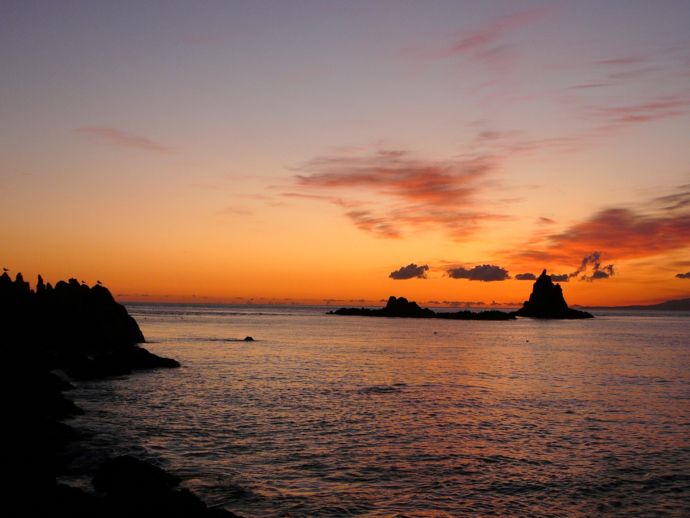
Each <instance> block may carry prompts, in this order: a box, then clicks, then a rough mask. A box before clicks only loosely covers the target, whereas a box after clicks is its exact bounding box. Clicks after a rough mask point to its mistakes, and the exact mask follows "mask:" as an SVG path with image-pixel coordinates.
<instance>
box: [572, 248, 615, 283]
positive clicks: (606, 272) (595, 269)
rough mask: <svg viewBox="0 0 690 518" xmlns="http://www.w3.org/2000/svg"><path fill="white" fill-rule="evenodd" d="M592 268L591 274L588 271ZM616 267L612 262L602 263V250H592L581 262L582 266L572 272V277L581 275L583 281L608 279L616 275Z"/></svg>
mask: <svg viewBox="0 0 690 518" xmlns="http://www.w3.org/2000/svg"><path fill="white" fill-rule="evenodd" d="M588 270H590V272H591V273H590V274H589V275H588V274H587V271H588ZM614 273H615V271H614V267H613V265H612V264H607V265H606V266H602V265H601V252H592V253H591V254H589V255H586V256H585V257H584V258H583V259H582V261H581V262H580V267H579V268H578V269H577V270H575V271H574V272H573V273H571V274H570V277H577V276H578V275H580V280H581V281H594V280H597V279H608V278H609V277H612V276H613V275H614Z"/></svg>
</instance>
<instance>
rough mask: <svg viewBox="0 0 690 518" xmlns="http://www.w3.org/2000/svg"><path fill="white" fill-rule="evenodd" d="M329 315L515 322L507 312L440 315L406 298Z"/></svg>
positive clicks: (396, 298)
mask: <svg viewBox="0 0 690 518" xmlns="http://www.w3.org/2000/svg"><path fill="white" fill-rule="evenodd" d="M327 314H329V315H354V316H364V317H393V318H442V319H446V320H513V319H514V318H515V315H513V314H512V313H506V312H505V311H495V310H492V311H479V312H476V313H475V312H473V311H457V312H454V313H440V312H435V311H432V310H430V309H429V308H421V307H419V305H418V304H417V303H416V302H413V301H408V300H407V299H406V298H405V297H393V296H391V297H389V298H388V302H387V303H386V306H385V307H383V308H381V309H371V308H340V309H336V310H335V311H329V312H328V313H327Z"/></svg>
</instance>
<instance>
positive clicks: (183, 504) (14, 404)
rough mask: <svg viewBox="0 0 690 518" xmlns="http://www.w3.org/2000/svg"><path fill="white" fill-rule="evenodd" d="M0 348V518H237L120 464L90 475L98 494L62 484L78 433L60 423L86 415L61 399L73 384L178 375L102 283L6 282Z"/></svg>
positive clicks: (168, 477) (166, 477) (150, 472)
mask: <svg viewBox="0 0 690 518" xmlns="http://www.w3.org/2000/svg"><path fill="white" fill-rule="evenodd" d="M0 337H1V339H0V342H1V343H2V346H3V347H2V354H3V359H4V362H3V367H4V368H3V372H2V376H0V391H1V393H2V395H3V399H4V405H3V406H4V419H3V422H4V426H2V427H1V428H0V429H1V430H2V432H1V434H2V437H1V441H2V442H1V445H0V459H1V460H2V466H3V471H4V475H5V476H4V480H5V482H4V483H3V484H2V486H1V487H2V496H1V497H0V515H2V516H3V517H14V516H17V517H19V516H51V517H53V516H54V517H62V516H64V517H71V516H84V517H109V518H110V517H112V518H116V517H118V518H119V517H136V516H147V517H150V516H180V517H181V516H185V517H222V516H225V517H233V516H236V515H234V514H233V513H231V512H228V511H225V510H223V509H211V508H208V507H207V506H206V505H205V504H204V502H202V501H201V500H200V499H199V498H198V497H197V496H196V495H194V494H193V493H191V492H190V491H188V490H186V489H179V488H178V484H179V483H180V480H179V479H178V478H177V477H175V476H174V475H172V474H169V473H166V472H165V471H163V470H162V469H160V468H158V467H156V466H153V465H152V464H150V463H147V462H144V461H141V460H138V459H135V458H132V457H117V458H113V459H109V460H107V461H105V462H104V463H103V464H102V465H101V466H100V467H99V468H98V469H97V471H96V473H94V474H93V475H94V477H93V492H86V491H83V490H81V489H77V488H74V487H70V486H67V485H64V484H60V483H58V482H57V477H58V476H59V475H60V473H62V472H63V471H64V470H65V468H66V463H68V462H69V460H68V459H65V455H64V454H63V453H64V451H65V447H66V446H67V445H68V444H69V443H71V442H73V441H79V440H80V438H81V434H80V432H79V431H78V430H75V429H74V428H72V427H70V426H69V425H68V424H66V423H65V422H64V421H65V420H68V419H69V418H70V417H71V416H74V415H77V414H80V413H82V410H81V409H79V408H78V407H77V406H76V405H75V404H74V403H73V402H72V401H71V400H70V399H68V398H67V397H66V396H65V394H64V393H65V392H68V391H69V390H70V389H71V388H73V386H72V384H71V383H70V381H75V380H81V379H98V378H105V377H108V376H115V375H123V374H129V373H130V372H132V371H133V370H141V369H153V368H175V367H179V363H178V362H177V361H175V360H173V359H170V358H162V357H160V356H157V355H155V354H152V353H151V352H149V351H147V350H146V349H144V348H143V347H141V346H140V345H138V344H140V343H143V342H145V339H144V336H143V334H142V333H141V330H140V329H139V326H138V325H137V323H136V321H135V320H134V319H133V318H132V317H131V316H130V315H129V314H128V313H127V310H126V309H125V307H124V306H122V305H121V304H118V303H117V302H116V301H115V300H114V298H113V297H112V295H111V294H110V291H108V289H107V288H105V287H103V286H101V285H100V283H99V284H96V285H95V286H92V287H89V286H87V285H86V284H84V283H80V282H79V281H77V280H76V279H70V280H69V281H67V282H65V281H60V282H58V283H57V284H56V285H55V286H54V287H53V286H51V285H50V284H49V283H48V284H45V283H44V282H43V279H42V278H41V277H40V276H39V278H38V282H37V284H36V288H35V289H31V287H30V286H29V283H28V282H26V281H25V280H24V279H23V277H22V275H21V274H17V276H16V278H15V279H14V281H13V280H12V279H11V278H10V277H9V275H7V273H6V272H5V273H3V274H2V275H1V276H0Z"/></svg>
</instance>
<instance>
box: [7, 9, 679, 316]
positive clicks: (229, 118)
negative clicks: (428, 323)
mask: <svg viewBox="0 0 690 518" xmlns="http://www.w3.org/2000/svg"><path fill="white" fill-rule="evenodd" d="M0 70H2V73H1V74H0V121H2V123H1V124H0V243H1V245H0V262H2V265H0V266H2V267H4V268H7V269H8V270H9V272H10V274H14V273H16V272H19V271H21V272H23V274H24V276H25V278H28V279H29V280H31V281H33V279H35V278H36V275H38V274H39V273H40V274H42V275H43V277H44V278H45V279H46V280H47V281H52V282H55V281H57V280H59V279H63V278H68V277H77V278H78V279H80V280H84V281H85V282H87V283H89V284H92V283H95V282H96V281H101V282H103V284H105V285H106V286H108V287H109V288H110V289H111V291H112V292H113V293H114V294H115V295H116V297H118V298H120V299H122V300H151V301H171V302H172V301H196V302H200V303H201V302H230V303H317V304H322V303H330V304H335V305H339V304H343V305H358V304H360V303H361V304H363V303H365V302H366V303H378V301H380V300H383V299H386V298H387V297H388V296H389V295H396V296H401V295H402V296H406V297H408V298H410V299H413V300H416V301H418V302H420V303H421V304H423V305H432V306H433V305H454V306H463V305H467V304H471V305H475V306H476V305H482V304H483V305H487V306H489V305H491V304H514V303H519V302H521V301H523V300H525V299H526V298H527V297H528V295H529V292H530V290H531V285H532V282H531V281H532V279H533V278H534V276H535V275H539V273H541V271H542V270H543V269H547V270H548V272H549V273H552V274H554V275H555V279H559V280H560V282H561V284H562V286H563V288H564V292H565V295H566V299H567V300H568V302H569V303H571V304H582V305H619V304H638V303H655V302H660V301H663V300H668V299H674V298H683V297H690V253H689V252H690V2H688V1H687V0H679V1H671V0H660V1H657V2H649V1H634V0H622V1H614V0H609V1H604V2H602V1H600V0H598V1H589V0H578V1H553V2H544V1H486V2H475V1H467V2H464V1H457V0H455V1H448V2H445V1H441V0H437V1H429V2H427V1H424V2H422V1H419V2H403V1H362V2H358V1H348V2H340V1H332V2H329V1H313V2H312V1H274V2H262V1H253V2H239V1H238V2H232V1H223V2H198V3H189V2H173V1H166V2H155V1H150V2H128V1H122V2H98V1H88V2H86V1H85V2H79V1H70V2H62V1H55V2H34V1H30V0H28V1H27V0H22V1H16V2H15V1H8V0H0Z"/></svg>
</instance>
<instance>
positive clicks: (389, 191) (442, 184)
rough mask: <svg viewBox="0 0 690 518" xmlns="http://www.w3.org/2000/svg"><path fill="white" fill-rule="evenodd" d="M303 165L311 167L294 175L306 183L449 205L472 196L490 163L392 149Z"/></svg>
mask: <svg viewBox="0 0 690 518" xmlns="http://www.w3.org/2000/svg"><path fill="white" fill-rule="evenodd" d="M304 169H305V170H307V171H313V172H312V173H311V174H308V175H298V176H297V181H298V183H299V184H300V185H302V186H305V187H317V188H365V189H371V190H373V191H375V192H377V193H379V194H384V195H390V196H394V197H398V198H402V199H404V200H408V201H413V202H419V203H433V204H436V205H440V206H451V205H455V204H457V203H463V202H466V201H467V200H468V199H469V198H471V196H472V195H473V194H474V193H475V191H476V182H477V180H479V179H481V178H482V177H484V176H485V175H486V173H487V172H488V171H489V170H491V169H492V164H491V163H490V162H489V161H488V160H486V159H484V158H477V159H475V160H466V161H461V162H452V161H447V162H423V161H420V160H415V159H412V158H410V157H409V156H408V154H407V153H406V152H404V151H397V150H394V151H379V152H378V153H376V154H375V155H373V156H365V157H321V158H317V159H314V160H312V161H311V162H309V163H308V164H306V166H305V167H304Z"/></svg>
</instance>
